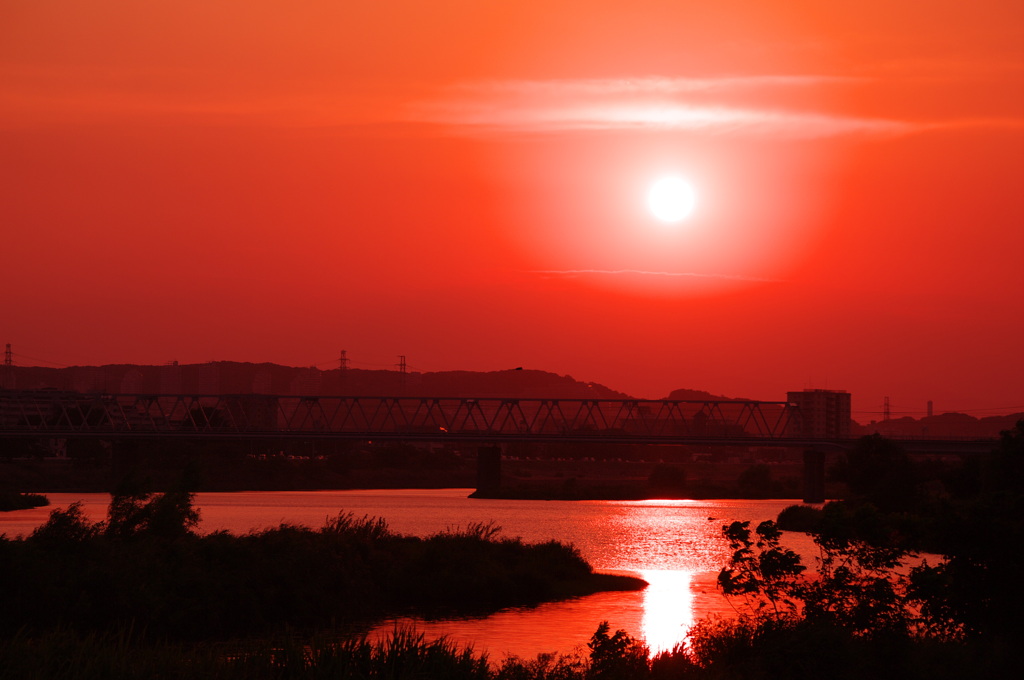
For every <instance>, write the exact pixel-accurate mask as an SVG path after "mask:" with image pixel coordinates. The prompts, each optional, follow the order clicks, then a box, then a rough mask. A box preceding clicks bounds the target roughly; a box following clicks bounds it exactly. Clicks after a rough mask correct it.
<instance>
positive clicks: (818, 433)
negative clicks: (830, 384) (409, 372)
mask: <svg viewBox="0 0 1024 680" xmlns="http://www.w3.org/2000/svg"><path fill="white" fill-rule="evenodd" d="M786 401H788V402H789V403H791V404H796V406H797V408H798V409H799V413H800V417H799V421H798V422H797V423H795V427H794V431H793V433H792V434H793V435H796V436H803V437H816V438H819V437H820V438H832V437H835V438H840V437H849V436H850V393H849V392H843V391H839V390H803V391H802V392H787V393H786Z"/></svg>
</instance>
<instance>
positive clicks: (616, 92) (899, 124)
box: [403, 76, 920, 139]
mask: <svg viewBox="0 0 1024 680" xmlns="http://www.w3.org/2000/svg"><path fill="white" fill-rule="evenodd" d="M852 80H854V79H849V78H846V79H844V78H830V77H824V76H758V77H734V78H717V79H692V78H656V77H651V78H625V79H581V80H550V81H536V80H525V81H516V80H511V81H485V82H480V83H469V84H461V85H457V86H455V87H452V88H450V89H449V90H447V91H445V92H444V93H443V94H442V95H440V96H439V97H436V98H434V99H431V100H425V101H419V102H415V103H412V104H410V105H409V106H408V107H407V108H406V109H405V111H404V113H403V117H405V118H406V119H407V120H409V121H416V122H426V123H435V124H440V125H446V126H450V127H451V128H453V131H455V132H462V133H468V134H473V133H476V134H488V133H490V134H495V133H499V134H500V133H516V132H526V133H530V132H533V133H544V132H567V131H573V130H579V131H600V130H634V131H641V130H651V131H663V130H679V131H700V132H705V133H712V134H743V135H758V136H774V137H780V136H781V137H788V138H808V139H813V138H822V137H837V136H848V135H868V136H894V135H902V134H907V133H909V132H913V131H915V130H917V129H919V128H920V126H918V125H915V124H913V123H908V122H904V121H898V120H888V119H883V118H864V117H852V116H839V115H833V114H825V113H816V112H808V111H795V110H787V109H783V108H762V107H751V106H749V105H747V106H744V105H733V104H729V103H724V102H722V101H721V99H718V100H717V101H715V100H714V98H715V97H717V96H719V95H722V96H724V95H726V94H728V93H736V92H741V91H742V92H747V91H750V90H754V89H764V88H768V89H775V90H778V89H791V88H807V87H813V86H823V85H829V84H842V83H848V82H850V81H852ZM709 98H712V101H710V102H709V101H708V99H709Z"/></svg>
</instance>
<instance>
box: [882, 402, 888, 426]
mask: <svg viewBox="0 0 1024 680" xmlns="http://www.w3.org/2000/svg"><path fill="white" fill-rule="evenodd" d="M882 420H889V397H886V398H885V404H884V405H883V406H882Z"/></svg>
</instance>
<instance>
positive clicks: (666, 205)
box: [647, 177, 697, 222]
mask: <svg viewBox="0 0 1024 680" xmlns="http://www.w3.org/2000/svg"><path fill="white" fill-rule="evenodd" d="M696 202H697V195H696V193H695V192H694V190H693V187H692V186H690V183H689V182H687V181H686V180H685V179H683V178H682V177H662V178H661V179H659V180H658V181H657V182H655V183H654V184H653V185H652V186H651V189H650V191H648V192H647V207H648V208H650V210H651V214H653V215H654V216H655V217H656V218H658V219H659V220H661V221H662V222H678V221H680V220H683V219H685V218H686V217H687V216H689V214H690V213H691V212H693V207H694V204H695V203H696Z"/></svg>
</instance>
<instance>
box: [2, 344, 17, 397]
mask: <svg viewBox="0 0 1024 680" xmlns="http://www.w3.org/2000/svg"><path fill="white" fill-rule="evenodd" d="M13 357H14V354H13V353H12V352H11V343H7V348H6V349H5V350H4V374H3V375H2V376H0V387H2V388H4V389H5V390H10V389H14V358H13Z"/></svg>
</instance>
